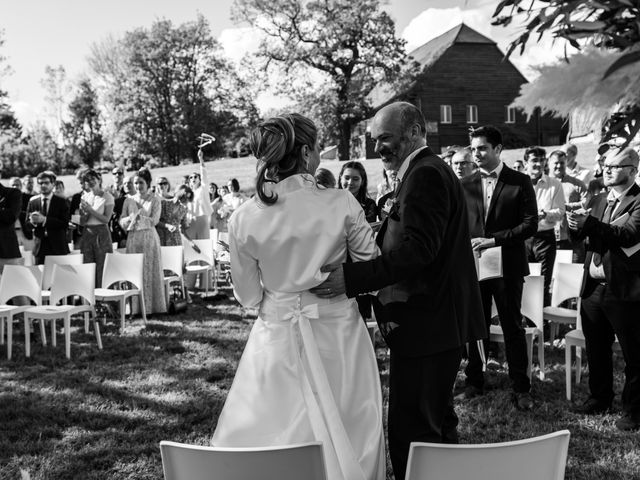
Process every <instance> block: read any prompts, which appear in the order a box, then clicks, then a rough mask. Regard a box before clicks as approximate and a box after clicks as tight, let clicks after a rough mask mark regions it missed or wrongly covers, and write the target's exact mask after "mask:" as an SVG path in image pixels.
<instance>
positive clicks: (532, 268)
mask: <svg viewBox="0 0 640 480" xmlns="http://www.w3.org/2000/svg"><path fill="white" fill-rule="evenodd" d="M529 275H535V276H537V275H542V264H541V263H539V262H537V263H529Z"/></svg>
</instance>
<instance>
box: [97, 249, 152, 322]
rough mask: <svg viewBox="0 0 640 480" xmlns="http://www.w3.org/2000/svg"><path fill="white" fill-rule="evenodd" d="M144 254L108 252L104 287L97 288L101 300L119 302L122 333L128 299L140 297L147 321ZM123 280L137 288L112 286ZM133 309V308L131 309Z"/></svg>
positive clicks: (143, 317) (105, 263) (104, 272)
mask: <svg viewBox="0 0 640 480" xmlns="http://www.w3.org/2000/svg"><path fill="white" fill-rule="evenodd" d="M143 265H144V254H142V253H107V256H106V258H105V261H104V270H103V271H102V285H103V286H104V287H103V288H96V289H95V292H96V300H97V301H100V302H118V305H119V307H120V333H122V332H124V317H125V307H126V302H127V299H129V298H133V297H138V300H139V301H140V311H141V313H142V319H143V320H144V323H147V311H146V308H145V304H144V294H143V288H144V278H143ZM123 282H129V283H132V284H133V286H134V287H135V288H130V289H123V290H118V289H115V288H110V287H111V286H112V285H114V284H117V285H118V286H120V284H121V283H123ZM131 311H133V308H132V309H131Z"/></svg>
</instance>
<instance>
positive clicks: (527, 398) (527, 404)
mask: <svg viewBox="0 0 640 480" xmlns="http://www.w3.org/2000/svg"><path fill="white" fill-rule="evenodd" d="M513 404H514V405H515V406H516V408H517V409H518V410H522V411H529V410H533V397H532V396H531V393H529V392H513Z"/></svg>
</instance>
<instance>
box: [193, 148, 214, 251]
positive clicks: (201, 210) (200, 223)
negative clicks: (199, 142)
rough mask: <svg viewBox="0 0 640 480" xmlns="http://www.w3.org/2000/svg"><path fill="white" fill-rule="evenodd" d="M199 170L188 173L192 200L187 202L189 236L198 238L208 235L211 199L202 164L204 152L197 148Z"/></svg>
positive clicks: (205, 170) (205, 172)
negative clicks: (189, 220)
mask: <svg viewBox="0 0 640 480" xmlns="http://www.w3.org/2000/svg"><path fill="white" fill-rule="evenodd" d="M198 160H199V161H200V172H199V173H198V172H193V173H192V174H191V175H189V187H190V188H191V190H193V202H191V203H190V204H189V209H190V212H189V213H190V217H191V222H190V223H189V227H188V228H187V233H188V234H189V237H190V238H192V239H194V240H200V239H205V238H209V237H210V233H209V228H210V225H209V222H210V220H211V213H212V210H211V201H210V200H209V182H208V180H207V169H206V168H205V165H204V154H203V153H202V150H198Z"/></svg>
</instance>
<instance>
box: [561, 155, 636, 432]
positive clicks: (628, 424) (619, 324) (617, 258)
mask: <svg viewBox="0 0 640 480" xmlns="http://www.w3.org/2000/svg"><path fill="white" fill-rule="evenodd" d="M637 171H638V154H637V153H636V152H635V151H634V150H633V149H631V148H626V149H624V150H622V151H618V150H613V151H610V152H609V154H608V155H607V158H606V159H605V161H604V165H603V179H604V184H605V186H607V187H609V188H610V191H609V193H606V192H604V193H601V194H600V195H598V196H597V197H594V198H593V199H592V200H591V202H590V203H589V209H588V210H584V211H579V210H578V211H572V212H569V214H568V215H567V217H568V223H569V228H570V233H571V234H572V236H574V237H575V238H577V239H578V240H581V239H586V240H587V257H586V259H585V262H584V269H585V274H584V278H583V283H582V289H581V292H580V297H581V298H582V302H581V308H580V313H581V315H582V330H583V332H584V337H585V341H586V347H587V357H588V361H589V391H590V396H589V398H588V399H587V400H586V401H585V403H584V404H582V405H581V406H579V407H578V408H576V409H575V410H576V411H577V412H579V413H585V414H594V413H602V412H604V411H606V410H609V409H610V408H611V402H612V400H613V397H614V393H613V362H612V352H611V346H612V345H613V341H614V336H615V335H617V336H618V340H619V341H620V347H621V348H622V354H623V356H624V361H625V371H624V373H625V384H624V389H623V391H622V410H623V416H622V417H621V418H620V419H618V421H617V422H616V426H617V427H618V428H619V429H620V430H638V429H640V321H639V318H638V315H639V312H640V252H636V253H632V252H631V251H627V252H625V251H624V250H623V249H624V248H629V247H633V246H636V245H638V244H639V243H640V187H638V185H636V184H635V176H636V173H637Z"/></svg>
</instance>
